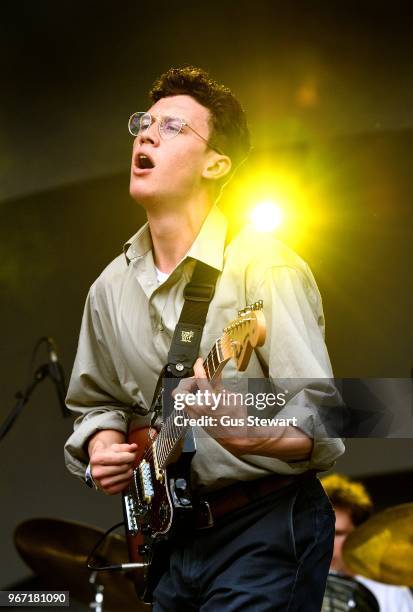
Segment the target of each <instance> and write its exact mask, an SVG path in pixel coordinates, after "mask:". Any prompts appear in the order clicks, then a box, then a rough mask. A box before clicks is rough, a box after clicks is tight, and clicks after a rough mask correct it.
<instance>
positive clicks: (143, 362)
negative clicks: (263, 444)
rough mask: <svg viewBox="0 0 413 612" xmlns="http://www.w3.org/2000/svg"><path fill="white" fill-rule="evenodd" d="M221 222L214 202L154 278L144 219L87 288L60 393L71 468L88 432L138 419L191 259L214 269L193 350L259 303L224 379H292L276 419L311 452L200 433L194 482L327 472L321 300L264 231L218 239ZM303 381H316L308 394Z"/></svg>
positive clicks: (144, 412)
mask: <svg viewBox="0 0 413 612" xmlns="http://www.w3.org/2000/svg"><path fill="white" fill-rule="evenodd" d="M226 229H227V223H226V220H225V217H224V216H223V214H222V213H221V212H220V211H219V209H218V208H217V207H215V206H214V207H213V208H212V209H211V211H210V213H209V215H208V216H207V218H206V220H205V222H204V224H203V226H202V228H201V230H200V232H199V234H198V236H197V238H196V239H195V241H194V243H193V244H192V246H191V248H190V250H189V251H188V253H187V255H186V256H185V257H184V258H183V260H182V261H181V262H180V263H179V264H178V265H177V266H176V268H175V269H174V270H173V272H172V273H171V274H170V275H169V277H168V278H167V280H165V281H164V282H163V283H161V284H160V285H159V284H158V281H157V276H156V269H155V265H154V260H153V253H152V242H151V236H150V231H149V227H148V225H147V224H146V225H144V226H143V227H142V228H141V229H140V230H139V231H138V232H137V234H135V235H134V236H133V237H132V238H131V240H130V241H128V243H126V245H125V247H124V254H122V255H120V256H119V257H117V258H116V259H115V260H114V261H113V262H112V263H111V264H109V266H108V267H107V268H106V269H105V270H104V271H103V272H102V274H101V275H100V276H99V278H98V279H97V280H96V281H95V283H94V284H93V285H92V287H91V289H90V292H89V295H88V298H87V301H86V306H85V311H84V315H83V321H82V327H81V332H80V338H79V345H78V351H77V355H76V360H75V364H74V368H73V372H72V377H71V380H70V385H69V391H68V395H67V405H68V407H69V408H70V409H71V410H72V411H73V412H74V413H76V414H78V415H79V416H78V418H77V419H76V421H75V425H74V433H73V434H72V435H71V437H70V438H69V440H68V441H67V443H66V446H65V459H66V463H67V466H68V469H69V470H70V471H71V472H72V473H73V474H75V475H77V476H79V477H81V478H83V477H84V473H85V468H86V465H87V463H88V461H89V458H88V454H87V442H88V439H89V438H90V436H92V435H93V434H94V433H95V432H96V431H98V430H101V429H116V430H119V431H122V432H126V431H127V430H128V427H129V425H130V423H131V421H133V425H134V426H136V425H137V424H147V423H148V422H149V415H148V412H149V407H150V405H151V401H152V397H153V394H154V389H155V386H156V382H157V380H158V376H159V373H160V371H161V369H162V367H163V366H164V365H165V363H166V359H167V354H168V350H169V347H170V343H171V339H172V335H173V332H174V329H175V326H176V323H177V321H178V319H179V315H180V312H181V309H182V305H183V289H184V287H185V285H186V284H187V282H188V281H189V280H190V277H191V274H192V272H193V269H194V266H195V262H196V261H197V260H199V261H202V262H204V263H206V264H208V265H210V266H212V267H214V268H217V269H218V270H219V271H220V274H219V276H218V280H217V284H216V290H215V295H214V297H213V300H212V302H211V304H210V307H209V311H208V316H207V320H206V324H205V327H204V333H203V336H202V342H201V356H202V357H206V355H207V354H208V352H209V350H210V348H211V347H212V345H213V343H214V342H215V340H216V339H217V338H218V337H219V336H221V335H222V329H223V327H225V325H226V324H228V323H229V322H230V321H231V320H233V319H234V318H236V316H237V312H238V310H239V309H240V308H243V307H245V306H246V305H248V304H250V303H252V302H255V301H257V300H263V302H264V314H265V318H266V326H267V337H266V341H265V344H264V345H263V346H262V347H261V348H260V349H257V350H256V351H255V352H254V353H253V355H252V358H251V360H250V362H249V365H248V368H247V370H246V371H245V372H242V373H241V372H237V370H236V368H235V365H234V364H233V363H232V362H230V363H229V364H227V366H226V367H225V370H224V377H225V378H229V379H232V380H233V381H234V380H235V381H236V380H238V379H241V378H250V379H251V378H262V377H263V376H264V372H263V370H265V371H266V374H268V375H269V377H270V378H271V379H289V380H293V379H294V382H293V384H292V386H293V387H295V388H296V392H295V393H294V394H293V395H292V396H291V397H292V399H291V400H290V401H289V402H288V403H287V405H286V406H285V407H284V408H282V409H281V411H280V412H279V413H278V414H277V416H285V417H292V416H296V417H297V418H298V422H299V427H300V428H301V429H303V430H304V431H305V432H306V433H307V434H308V435H310V436H311V437H313V438H314V447H313V452H312V455H311V457H310V459H309V460H308V461H301V462H291V463H286V462H284V461H281V460H279V459H274V458H271V457H262V456H256V455H244V456H243V457H242V458H237V457H235V456H234V455H232V454H231V453H229V452H228V451H226V450H225V449H224V448H223V447H222V446H221V445H220V444H219V443H218V442H217V441H216V440H214V439H213V438H212V437H210V436H208V435H201V436H199V437H198V440H197V443H198V445H197V452H196V454H195V457H194V459H193V461H192V473H193V480H194V483H195V485H196V486H198V487H202V488H209V489H210V488H217V487H221V486H225V485H226V484H229V483H230V482H233V481H234V480H250V479H255V478H260V477H263V476H267V475H268V474H271V473H272V472H278V473H283V474H299V473H301V472H303V471H306V470H308V469H319V470H326V469H329V468H330V467H331V466H332V465H333V463H334V460H335V459H336V458H337V457H338V456H339V455H341V454H342V453H343V452H344V446H343V443H342V441H341V440H340V439H338V438H331V439H330V438H328V437H327V436H326V435H325V433H324V434H321V435H318V434H317V433H315V432H316V429H317V427H316V425H315V420H316V417H317V402H318V401H319V398H320V397H322V395H323V393H324V389H323V383H322V384H321V385H320V380H321V381H325V392H326V393H327V394H328V393H330V392H331V388H330V386H329V379H331V377H332V372H331V365H330V361H329V357H328V353H327V349H326V346H325V343H324V318H323V312H322V305H321V298H320V294H319V292H318V289H317V286H316V283H315V281H314V278H313V275H312V273H311V271H310V269H309V267H308V266H307V264H306V263H305V262H304V261H303V260H302V259H300V258H299V257H298V256H297V255H296V254H295V253H294V252H293V251H291V250H290V249H289V248H288V247H287V246H285V245H283V244H282V243H280V242H278V241H277V240H275V239H274V238H273V237H272V236H271V235H269V234H262V233H258V232H255V231H254V230H253V229H251V228H245V229H244V230H243V231H242V232H241V233H240V234H239V235H238V236H237V237H236V238H235V239H234V240H233V241H232V242H230V244H229V245H227V246H225V237H226ZM305 379H316V380H317V381H318V383H317V384H315V385H314V384H313V385H311V389H309V388H308V386H306V382H305ZM300 381H302V383H301V384H300ZM317 385H318V388H317ZM314 389H315V391H314ZM332 409H333V408H332Z"/></svg>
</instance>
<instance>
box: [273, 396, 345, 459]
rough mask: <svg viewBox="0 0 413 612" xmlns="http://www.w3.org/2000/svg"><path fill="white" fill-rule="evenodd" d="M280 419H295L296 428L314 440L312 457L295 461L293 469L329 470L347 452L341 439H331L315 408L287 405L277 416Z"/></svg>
mask: <svg viewBox="0 0 413 612" xmlns="http://www.w3.org/2000/svg"><path fill="white" fill-rule="evenodd" d="M277 417H278V418H285V419H295V421H294V422H296V425H294V426H295V427H297V428H298V429H300V430H301V431H302V432H304V433H305V434H306V435H307V436H308V437H309V438H311V439H312V440H313V448H312V451H311V456H310V457H309V459H307V460H306V461H293V462H290V463H289V464H290V465H291V467H292V468H297V469H298V468H304V469H306V470H307V469H308V470H310V469H314V470H319V471H324V470H329V469H330V468H331V467H333V465H334V463H335V461H336V460H337V459H338V457H340V456H341V455H342V454H343V453H344V450H345V447H344V443H343V440H342V439H341V438H331V437H329V436H328V433H327V431H326V429H325V427H324V425H323V423H322V421H321V419H320V417H319V414H318V410H317V408H316V407H315V406H311V405H309V406H306V405H302V404H301V405H300V404H296V403H292V404H287V405H286V406H285V407H284V408H283V409H282V410H280V412H279V413H278V414H277Z"/></svg>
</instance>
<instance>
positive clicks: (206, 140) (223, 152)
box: [130, 67, 250, 204]
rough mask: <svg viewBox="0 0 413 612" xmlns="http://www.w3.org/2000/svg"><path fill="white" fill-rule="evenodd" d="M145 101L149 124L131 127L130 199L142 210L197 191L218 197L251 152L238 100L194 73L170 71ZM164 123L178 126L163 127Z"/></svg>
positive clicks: (141, 120) (135, 122)
mask: <svg viewBox="0 0 413 612" xmlns="http://www.w3.org/2000/svg"><path fill="white" fill-rule="evenodd" d="M149 95H150V100H151V102H152V105H151V107H150V108H149V110H148V111H147V112H148V113H150V115H151V116H152V117H153V118H154V120H152V121H151V117H150V116H135V118H133V117H132V121H131V122H130V126H131V128H132V132H133V133H134V135H135V134H136V138H135V142H134V147H133V156H132V173H131V186H130V191H131V195H132V197H134V199H135V200H137V201H140V202H142V203H143V204H145V201H150V200H154V199H155V200H156V199H157V198H158V199H159V201H164V200H168V199H170V201H171V204H172V203H173V200H177V201H179V200H180V199H181V200H182V199H183V200H185V199H188V198H191V196H192V195H193V194H196V193H198V192H199V189H205V188H207V189H209V190H210V191H211V193H212V194H213V195H214V194H215V195H217V194H218V193H219V190H220V188H221V187H222V185H223V184H224V183H225V182H227V181H228V179H229V177H230V176H231V174H232V173H233V172H234V170H235V169H236V168H237V166H238V165H239V164H240V163H241V162H242V161H243V160H244V159H245V158H246V157H247V155H248V152H249V149H250V135H249V130H248V127H247V122H246V118H245V113H244V111H243V110H242V108H241V105H240V103H239V102H238V100H237V99H236V98H235V96H234V95H233V94H232V93H231V91H230V90H229V89H228V88H227V87H225V86H224V85H221V84H218V83H217V82H215V81H213V80H212V79H211V78H210V77H209V75H208V74H207V73H206V72H205V71H203V70H202V69H200V68H194V67H185V68H171V69H170V70H168V71H167V72H166V73H165V74H163V75H162V76H161V77H160V78H159V79H158V80H157V81H155V83H154V85H153V87H152V89H151V91H150V94H149ZM166 117H169V118H171V117H174V118H177V119H178V121H177V122H175V123H174V122H170V121H169V122H165V118H166ZM179 120H182V122H179ZM140 155H146V156H147V157H148V158H149V160H148V159H144V158H142V157H140Z"/></svg>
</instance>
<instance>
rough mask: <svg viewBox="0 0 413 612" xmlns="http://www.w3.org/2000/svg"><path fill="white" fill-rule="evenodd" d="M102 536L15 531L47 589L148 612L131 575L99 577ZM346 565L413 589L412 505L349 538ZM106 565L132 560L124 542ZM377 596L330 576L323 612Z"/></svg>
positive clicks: (110, 551)
mask: <svg viewBox="0 0 413 612" xmlns="http://www.w3.org/2000/svg"><path fill="white" fill-rule="evenodd" d="M102 535H103V533H102V532H101V531H100V530H98V529H96V528H95V527H88V526H86V525H82V524H80V523H75V522H69V521H63V520H55V519H42V518H39V519H31V520H29V521H25V522H24V523H21V524H20V525H19V526H18V527H17V529H16V531H15V544H16V548H17V550H18V552H19V553H20V555H21V557H22V558H23V560H24V561H25V562H26V563H27V565H28V566H29V567H30V568H31V569H32V570H33V571H34V573H35V574H36V575H37V576H39V577H40V578H43V579H44V580H45V581H46V582H45V584H47V588H48V589H53V590H69V591H70V595H71V597H73V598H75V599H77V600H79V601H81V602H84V603H87V604H88V605H89V607H90V608H91V609H95V611H96V612H101V611H103V610H105V612H110V611H111V610H113V611H114V612H118V610H136V611H138V612H139V610H141V611H143V610H146V611H147V610H149V609H150V608H149V606H148V605H146V604H144V603H142V602H140V601H139V600H138V599H137V597H136V594H135V590H134V586H133V583H132V581H130V580H128V577H127V573H122V572H97V571H91V570H90V569H88V567H87V559H88V556H89V554H90V552H91V551H92V550H93V549H94V548H95V546H96V544H97V542H98V541H99V540H100V539H101V538H102ZM343 556H344V560H345V562H346V565H347V566H348V567H349V569H350V570H351V571H352V573H353V574H359V575H361V576H364V577H366V578H371V579H372V580H376V581H378V582H382V583H385V584H391V585H404V586H413V503H411V504H402V505H400V506H395V507H393V508H389V509H387V510H384V511H383V512H380V513H378V514H376V515H375V516H373V517H371V518H370V519H369V520H368V521H366V522H365V523H364V524H363V525H361V526H360V527H357V528H356V529H355V530H354V531H353V532H352V533H351V534H350V535H349V536H348V538H347V539H346V542H345V544H344V547H343ZM99 559H100V561H101V562H102V563H103V564H106V565H108V564H110V565H112V564H121V563H124V562H125V560H127V546H126V540H125V538H124V537H122V536H119V535H110V536H108V537H107V538H106V539H105V540H104V545H103V546H102V547H100V548H99ZM378 610H379V606H378V603H377V600H376V599H375V597H374V595H373V594H372V593H371V592H370V591H369V590H368V589H367V588H366V587H365V586H363V585H362V584H360V583H359V582H357V581H356V580H354V579H353V578H351V577H348V576H342V575H339V574H330V575H329V576H328V579H327V586H326V593H325V597H324V602H323V607H322V612H341V611H343V612H346V611H351V612H354V611H355V612H377V611H378Z"/></svg>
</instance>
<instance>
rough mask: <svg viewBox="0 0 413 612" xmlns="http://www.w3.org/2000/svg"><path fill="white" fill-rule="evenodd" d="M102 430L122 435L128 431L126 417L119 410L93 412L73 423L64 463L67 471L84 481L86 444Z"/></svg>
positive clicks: (86, 463) (86, 462)
mask: <svg viewBox="0 0 413 612" xmlns="http://www.w3.org/2000/svg"><path fill="white" fill-rule="evenodd" d="M103 429H116V430H117V431H120V432H122V433H124V434H126V433H127V431H128V417H127V416H126V414H125V413H124V412H123V411H121V410H114V409H113V408H111V409H110V410H94V411H93V412H92V413H89V414H87V415H84V416H81V417H79V418H78V419H77V420H76V421H75V423H74V432H73V434H72V435H71V436H70V438H69V439H68V440H67V442H66V444H65V449H64V454H65V463H66V466H67V468H68V470H69V471H70V472H71V473H72V474H73V475H74V476H77V477H78V478H81V479H82V480H83V479H84V475H85V470H86V467H87V465H88V463H89V455H88V452H87V443H88V440H89V438H90V437H91V436H93V435H94V434H95V433H96V432H97V431H101V430H103Z"/></svg>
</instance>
